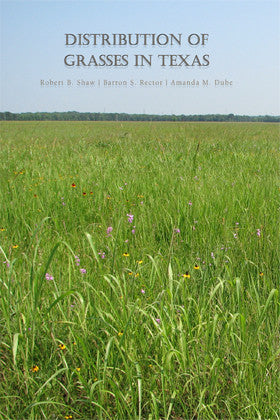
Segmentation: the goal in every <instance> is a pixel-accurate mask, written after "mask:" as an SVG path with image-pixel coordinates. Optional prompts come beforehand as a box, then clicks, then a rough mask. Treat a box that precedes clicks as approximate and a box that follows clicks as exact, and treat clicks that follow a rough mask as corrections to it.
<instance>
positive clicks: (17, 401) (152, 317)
mask: <svg viewBox="0 0 280 420" xmlns="http://www.w3.org/2000/svg"><path fill="white" fill-rule="evenodd" d="M279 150H280V149H279V125H278V124H265V123H153V122H151V123H122V122H107V123H102V122H93V123H88V122H2V123H1V151H0V153H1V169H0V175H1V184H0V189H1V194H0V200H1V221H0V241H1V248H0V255H1V260H0V268H1V274H0V293H1V294H0V418H2V419H15V418H17V419H39V418H42V419H64V418H65V419H94V418H98V419H111V418H116V419H136V418H137V419H139V420H140V419H176V420H180V419H220V418H223V419H226V418H228V419H255V418H259V419H261V418H271V419H272V418H280V409H279V395H280V379H279V378H280V330H279V320H280V304H279V260H280V255H279V254H280V253H279V191H280V189H279V187H280V183H279Z"/></svg>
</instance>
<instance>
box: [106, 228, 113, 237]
mask: <svg viewBox="0 0 280 420" xmlns="http://www.w3.org/2000/svg"><path fill="white" fill-rule="evenodd" d="M112 230H113V228H112V226H108V227H107V231H106V232H107V236H112V235H111V232H112Z"/></svg>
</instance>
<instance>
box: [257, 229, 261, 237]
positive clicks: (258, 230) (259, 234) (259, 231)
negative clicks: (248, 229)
mask: <svg viewBox="0 0 280 420" xmlns="http://www.w3.org/2000/svg"><path fill="white" fill-rule="evenodd" d="M257 236H258V237H260V236H261V230H260V229H257Z"/></svg>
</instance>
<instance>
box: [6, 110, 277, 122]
mask: <svg viewBox="0 0 280 420" xmlns="http://www.w3.org/2000/svg"><path fill="white" fill-rule="evenodd" d="M0 121H177V122H181V121H206V122H211V121H215V122H280V116H272V115H258V116H248V115H234V114H226V115H221V114H207V115H183V114H182V115H156V114H124V113H116V112H113V113H106V112H76V111H68V112H22V113H19V114H16V113H12V112H0Z"/></svg>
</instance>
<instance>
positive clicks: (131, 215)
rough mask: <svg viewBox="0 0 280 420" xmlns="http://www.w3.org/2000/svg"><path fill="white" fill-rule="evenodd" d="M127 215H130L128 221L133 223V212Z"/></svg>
mask: <svg viewBox="0 0 280 420" xmlns="http://www.w3.org/2000/svg"><path fill="white" fill-rule="evenodd" d="M127 217H128V223H132V222H133V219H134V216H133V214H127Z"/></svg>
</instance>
